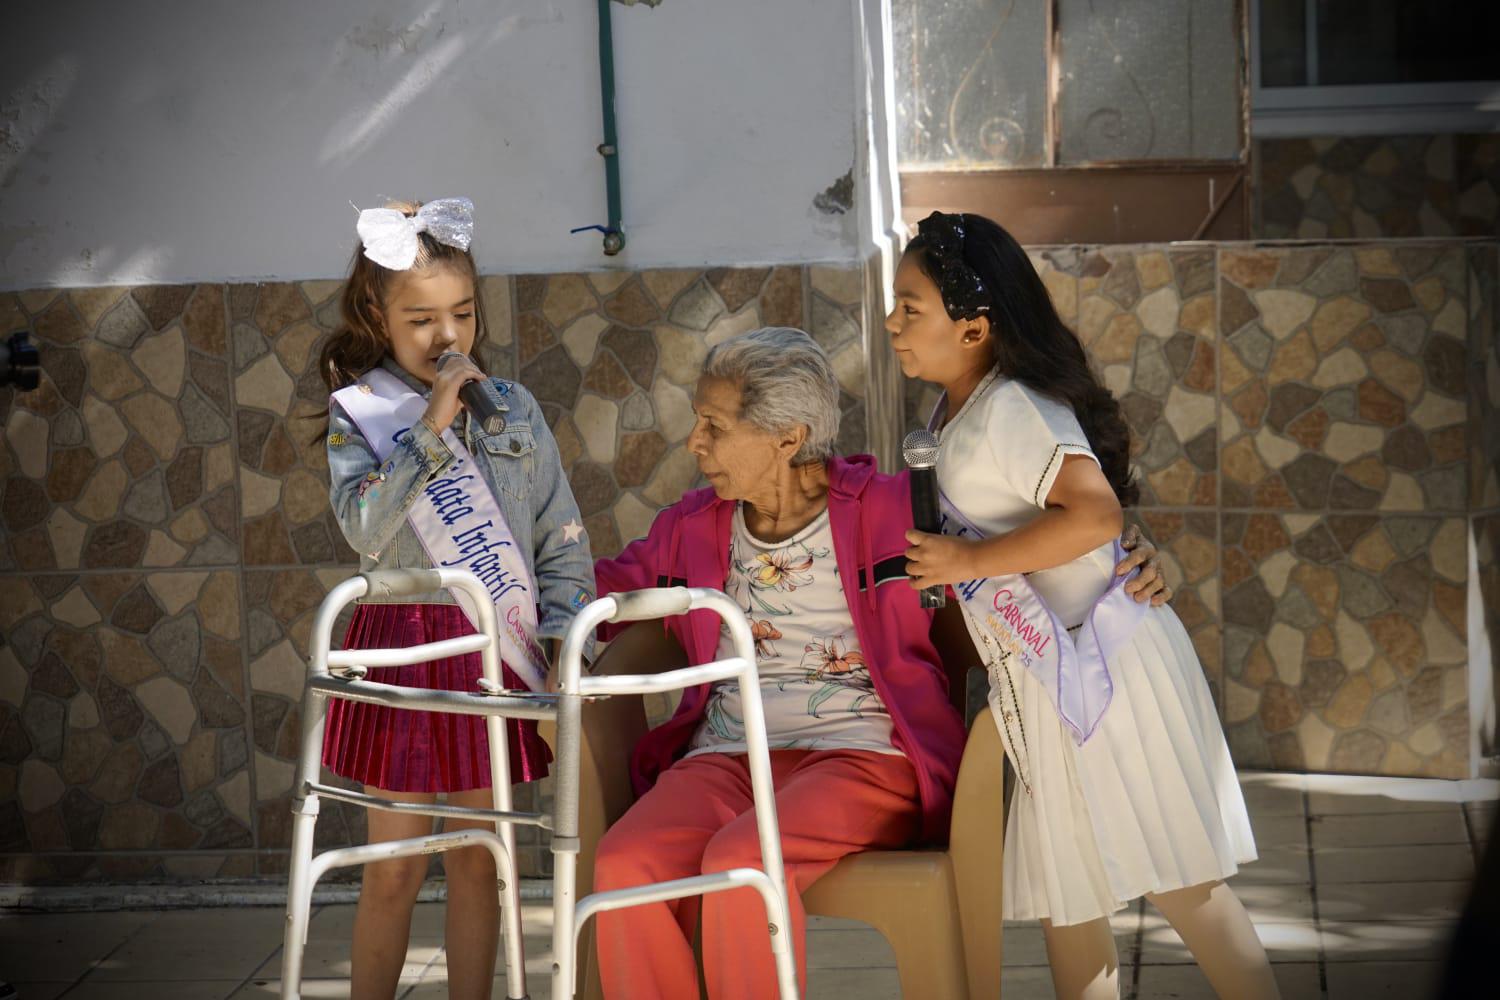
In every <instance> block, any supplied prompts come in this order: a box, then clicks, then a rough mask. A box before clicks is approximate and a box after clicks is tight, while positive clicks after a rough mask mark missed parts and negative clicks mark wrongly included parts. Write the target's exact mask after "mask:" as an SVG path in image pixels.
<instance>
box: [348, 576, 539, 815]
mask: <svg viewBox="0 0 1500 1000" xmlns="http://www.w3.org/2000/svg"><path fill="white" fill-rule="evenodd" d="M473 632H474V628H473V626H472V625H470V624H469V619H468V618H467V617H466V616H465V615H464V613H463V609H462V608H460V607H459V606H458V605H456V604H361V605H359V606H358V607H357V608H355V610H354V619H353V621H351V622H350V623H349V632H348V634H347V635H346V636H345V638H344V648H345V649H395V648H401V647H406V646H417V645H421V644H422V643H426V642H437V641H439V640H441V639H452V638H454V637H456V636H461V635H472V634H473ZM481 673H482V668H481V666H480V659H479V654H478V653H469V654H468V655H466V656H453V657H449V658H448V659H445V660H432V661H429V662H427V663H417V664H413V665H411V666H405V667H373V668H371V669H370V673H369V679H370V680H372V681H379V682H381V683H384V684H400V685H403V686H405V687H419V688H430V689H433V690H438V691H475V690H478V687H477V685H476V682H477V681H478V679H479V677H480V675H481ZM505 684H506V686H507V687H514V688H520V687H523V686H524V685H523V683H522V681H521V679H520V678H519V677H517V676H516V675H515V674H514V673H512V672H511V669H510V668H509V667H506V668H505ZM505 729H506V733H507V735H508V737H509V743H510V773H511V779H512V781H532V780H534V779H536V778H542V777H546V775H547V764H548V762H549V761H551V760H552V754H551V751H549V750H548V748H547V744H546V743H545V742H544V741H543V740H542V738H541V737H540V736H539V735H537V731H536V722H535V721H533V720H530V719H506V720H505ZM323 763H324V765H325V766H327V767H328V769H329V770H330V771H332V772H333V773H334V774H337V775H339V776H341V777H344V778H348V779H350V780H351V781H357V782H359V783H361V784H363V785H368V786H371V787H373V788H381V789H385V790H387V791H392V792H464V791H469V790H471V789H475V788H489V787H490V747H489V738H488V737H487V736H486V733H485V720H484V718H483V717H482V716H477V715H447V714H443V713H439V712H424V711H416V710H412V709H403V708H388V707H386V706H384V705H367V704H363V703H360V702H352V701H343V700H338V699H335V700H334V701H333V702H332V703H331V704H330V705H329V709H328V726H327V729H326V731H325V733H324V738H323Z"/></svg>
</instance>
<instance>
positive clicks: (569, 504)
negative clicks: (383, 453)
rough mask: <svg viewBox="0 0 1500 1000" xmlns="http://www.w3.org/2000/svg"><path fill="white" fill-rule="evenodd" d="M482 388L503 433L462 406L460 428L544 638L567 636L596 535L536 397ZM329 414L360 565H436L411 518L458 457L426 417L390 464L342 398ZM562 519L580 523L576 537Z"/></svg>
mask: <svg viewBox="0 0 1500 1000" xmlns="http://www.w3.org/2000/svg"><path fill="white" fill-rule="evenodd" d="M381 366H382V367H383V368H385V369H386V371H388V372H390V373H391V374H392V375H395V376H396V377H397V378H399V379H401V381H402V382H404V383H406V385H408V386H409V387H411V389H412V390H414V391H415V392H417V393H418V394H420V395H421V396H422V397H423V398H426V397H427V396H428V395H429V394H430V390H429V389H428V388H427V387H426V386H424V385H423V384H422V383H421V382H420V381H419V380H418V379H417V378H415V377H414V376H412V375H411V374H409V373H408V372H407V371H406V370H405V369H403V368H402V367H401V366H400V365H398V364H396V362H395V361H393V360H392V359H391V358H390V357H389V356H387V357H386V358H385V359H383V360H382V361H381ZM482 384H483V385H484V386H485V388H486V390H487V391H488V392H489V394H490V398H491V399H493V400H494V401H495V404H496V405H497V406H498V407H499V408H500V409H501V410H504V411H505V412H506V423H505V429H504V430H502V431H501V432H500V433H498V434H486V433H485V432H484V431H483V429H482V428H480V427H479V426H478V425H477V424H475V423H472V422H471V421H469V419H468V415H467V413H465V412H464V411H460V412H459V415H458V417H457V418H455V420H454V428H453V429H454V432H455V433H456V434H458V435H459V437H460V438H461V439H462V440H463V442H464V446H465V447H466V448H468V450H469V453H470V454H471V455H473V457H474V464H475V465H476V466H477V467H478V468H479V469H480V470H481V471H482V473H483V476H484V479H485V482H486V483H488V484H489V487H490V490H491V491H492V492H493V493H494V494H495V499H496V501H498V503H499V504H500V511H501V513H502V514H504V515H505V521H506V524H507V525H508V526H509V527H510V531H511V534H512V535H513V536H515V540H516V548H517V549H518V550H519V551H521V552H522V553H525V554H526V556H527V566H528V569H530V571H531V576H532V579H533V580H535V581H536V586H537V603H538V609H537V638H538V639H557V640H558V641H559V642H560V641H561V640H562V637H563V634H564V633H565V632H566V631H567V628H568V625H569V623H570V622H572V620H573V617H574V615H576V614H577V613H578V609H580V608H582V607H583V606H584V605H585V604H587V603H588V602H589V601H590V600H592V599H593V595H594V565H593V559H592V557H591V556H590V555H589V543H588V535H587V534H585V533H583V532H582V531H581V526H582V523H583V518H582V517H581V516H580V515H579V513H578V504H577V502H576V501H575V500H574V499H573V491H572V489H571V488H569V486H568V481H567V479H566V478H565V477H564V476H563V473H562V459H561V458H560V457H559V455H558V452H557V442H556V441H555V440H554V439H553V437H552V432H551V431H550V430H549V429H548V428H547V422H546V421H545V420H544V419H543V418H542V410H541V407H540V406H538V405H537V402H536V400H535V399H534V398H533V397H532V395H531V393H529V392H527V391H526V389H525V388H524V387H522V386H521V384H520V383H518V382H508V381H506V380H504V379H499V378H492V379H489V380H488V381H486V382H484V383H482ZM328 411H329V413H328V475H329V499H330V500H331V501H332V504H333V513H334V516H335V517H337V518H338V522H339V527H340V528H342V529H343V532H344V537H345V538H346V539H348V541H349V545H350V546H351V547H352V548H353V549H354V550H355V551H356V552H358V553H359V568H360V571H361V572H368V571H369V570H374V569H427V568H430V567H431V565H432V563H431V561H430V560H429V559H428V557H427V551H426V550H425V549H424V548H423V547H422V542H421V540H420V539H418V538H417V533H416V531H415V530H413V528H412V526H411V524H410V522H408V521H407V518H406V514H407V511H409V510H410V509H411V506H412V504H413V503H415V502H416V500H417V498H418V497H420V496H421V493H422V490H423V489H424V488H425V487H426V486H427V484H428V483H429V482H430V481H431V480H432V478H433V477H435V476H437V475H439V474H441V473H442V472H443V470H445V469H447V468H448V466H449V465H451V464H452V463H453V461H454V455H453V452H452V451H450V450H449V448H448V446H447V445H446V444H445V443H443V440H442V438H440V437H438V436H437V435H435V434H433V433H432V431H431V430H430V429H429V428H428V427H427V425H426V424H423V423H422V422H420V421H418V422H417V424H416V425H415V426H414V427H412V429H411V433H410V434H407V435H406V436H404V437H403V438H402V439H401V442H400V444H398V445H397V446H396V449H395V451H393V452H391V454H390V456H389V457H388V458H387V460H386V462H385V464H384V465H382V464H381V462H380V461H379V460H378V459H377V458H376V457H375V451H374V449H373V448H371V447H370V444H369V442H367V441H366V440H365V438H364V436H363V435H362V434H361V433H360V430H359V427H358V426H357V425H356V424H355V423H354V421H353V419H351V418H350V416H349V414H348V413H347V412H345V410H344V409H343V407H341V406H339V404H338V401H337V400H330V401H329V404H328ZM372 474H373V475H372ZM564 525H567V526H569V527H570V528H572V529H574V530H573V531H572V532H571V534H572V537H573V540H571V541H570V540H569V534H570V532H567V531H564ZM366 600H373V599H372V598H366ZM401 602H402V603H413V604H452V603H454V599H453V595H452V594H450V593H448V591H446V590H443V591H438V592H436V593H432V594H420V595H416V596H411V597H403V598H401ZM589 652H591V650H585V653H586V655H587V654H588V653H589Z"/></svg>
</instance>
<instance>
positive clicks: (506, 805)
mask: <svg viewBox="0 0 1500 1000" xmlns="http://www.w3.org/2000/svg"><path fill="white" fill-rule="evenodd" d="M454 587H456V588H459V589H460V590H463V591H465V592H466V593H467V594H468V595H469V596H471V597H472V598H473V599H474V600H473V601H472V604H473V605H474V606H476V607H477V608H478V609H479V619H480V620H479V623H478V626H479V628H478V631H477V633H476V634H474V635H471V636H461V637H459V638H456V639H445V640H442V641H441V642H432V643H426V644H424V645H421V646H412V647H409V648H406V649H360V650H333V649H332V648H331V646H332V632H333V628H334V622H335V620H336V619H337V618H338V616H339V613H340V612H341V611H342V610H343V609H344V608H345V607H346V606H347V605H349V604H350V603H351V602H353V601H356V600H358V599H359V598H361V597H364V596H366V595H369V594H378V595H380V596H381V598H382V599H385V600H391V599H395V598H400V597H403V596H411V595H415V594H426V593H431V592H433V591H436V590H441V589H446V588H454ZM700 608H702V609H707V610H711V611H713V612H715V613H716V614H718V615H719V617H720V618H722V619H723V620H724V622H725V623H726V624H727V626H728V628H729V634H730V638H731V640H732V642H733V644H734V650H735V655H734V656H731V657H729V658H728V659H724V660H718V661H715V662H713V663H705V664H702V665H700V666H696V667H685V668H682V669H679V670H671V671H667V672H665V673H659V674H650V675H623V676H622V675H615V676H609V677H590V676H587V675H585V674H584V673H583V655H582V654H583V649H584V647H585V645H586V643H587V640H588V638H589V636H590V635H591V634H593V632H594V630H595V629H596V628H597V627H598V626H599V625H601V624H603V623H605V622H626V621H638V620H641V619H648V618H665V617H667V616H669V615H679V614H686V613H687V612H688V611H691V610H695V609H700ZM496 626H497V623H496V618H495V608H494V605H493V604H492V603H491V602H490V597H489V593H488V591H487V590H486V589H485V587H484V585H483V584H482V583H480V581H479V579H478V578H477V577H475V576H474V575H473V574H471V573H469V572H466V571H462V570H448V569H443V570H430V569H429V570H377V571H374V572H371V573H362V574H360V575H358V576H354V577H351V578H350V579H348V580H345V581H344V582H342V583H340V584H338V585H337V586H336V587H334V588H333V589H332V590H331V591H330V592H329V594H328V596H327V597H326V598H324V600H323V603H322V605H321V606H320V607H319V609H318V614H317V617H316V619H315V620H314V624H313V631H312V640H311V643H312V649H311V651H310V654H309V657H308V678H307V688H306V690H305V693H304V695H303V704H302V747H301V753H300V755H299V757H298V761H297V771H296V777H295V781H294V784H293V803H292V815H293V820H292V823H293V825H292V854H291V874H290V879H289V882H288V885H287V912H286V940H285V948H284V949H283V957H282V971H281V995H282V997H283V998H288V1000H294V998H298V997H300V996H301V977H302V962H303V954H304V951H305V947H306V942H307V924H308V915H309V912H310V909H311V904H312V892H313V887H314V886H316V885H317V882H318V880H319V879H320V878H322V877H323V875H324V874H326V873H327V872H328V871H329V870H331V869H333V868H339V867H347V866H351V865H364V864H369V863H370V862H372V861H384V860H388V859H391V858H400V857H409V856H412V855H417V854H433V853H437V852H441V851H450V850H455V849H457V848H461V847H475V846H478V847H484V848H485V849H487V850H488V851H489V852H490V854H491V855H492V856H493V857H494V859H495V871H496V874H497V879H498V883H497V889H498V891H499V894H500V911H501V928H502V931H503V934H504V939H505V940H504V955H505V976H506V996H507V997H508V998H510V1000H525V998H526V997H527V996H528V993H527V991H526V965H525V954H524V951H523V947H522V936H521V900H520V891H519V884H518V880H517V877H516V871H515V854H516V851H515V826H516V825H517V824H523V825H527V826H535V827H539V828H541V829H543V830H548V831H550V833H551V837H552V842H551V850H552V855H553V886H552V909H553V931H552V954H553V965H552V989H551V997H552V1000H569V998H571V997H573V996H574V995H575V993H576V991H577V968H578V955H577V948H578V935H579V932H580V931H581V930H582V928H583V927H584V926H585V925H586V924H587V923H588V920H589V918H590V917H592V916H594V915H595V914H597V913H602V912H604V911H606V910H616V909H623V908H625V907H629V906H635V905H638V904H641V903H653V902H662V901H664V900H669V899H679V898H682V897H685V896H695V895H705V894H707V893H711V892H723V891H726V890H729V889H736V888H741V887H749V888H753V889H755V890H756V891H757V892H759V893H760V896H761V899H762V901H763V902H764V903H765V906H766V914H767V921H766V923H767V927H768V929H769V933H770V938H771V951H772V954H773V956H774V958H775V961H776V973H777V979H778V982H779V985H780V993H781V996H782V998H783V1000H794V998H795V997H796V996H797V979H796V966H795V962H794V958H793V954H792V940H791V927H790V919H789V912H790V911H789V908H788V904H787V888H786V873H785V870H784V868H783V866H782V859H781V836H780V830H779V829H778V827H777V823H776V800H775V798H774V793H773V791H772V786H771V760H770V753H769V750H768V747H767V745H766V732H765V716H764V713H763V711H762V707H761V700H760V684H759V679H758V676H757V674H756V668H755V644H754V641H753V640H752V638H751V636H750V625H749V623H748V622H747V621H746V620H745V615H744V613H743V612H742V611H741V610H740V609H739V607H738V606H737V605H736V604H735V603H734V602H733V601H732V600H730V599H729V598H728V597H727V596H726V595H725V594H723V593H721V592H720V591H717V590H705V589H697V588H694V589H688V588H685V587H671V588H662V589H655V590H640V591H633V592H630V593H625V594H615V595H612V596H610V597H604V598H600V599H599V600H597V601H595V602H593V603H592V604H589V605H588V606H586V607H585V608H584V609H583V610H582V611H581V612H580V613H579V614H578V616H577V618H575V619H574V621H573V624H572V626H571V627H570V628H569V629H568V633H567V636H566V637H565V638H564V640H563V644H562V652H561V656H560V661H559V671H558V672H559V680H558V690H557V693H556V694H533V693H531V692H515V691H507V690H505V689H504V688H503V686H502V680H501V677H502V675H501V672H500V654H499V640H498V632H497V627H496ZM473 652H478V653H480V654H481V659H482V663H483V676H482V678H481V679H480V681H479V688H480V690H478V691H474V692H463V691H432V690H427V689H423V688H411V687H402V686H399V685H394V684H381V683H378V682H375V681H370V680H366V679H365V677H366V676H367V670H368V668H370V667H389V666H399V665H402V664H408V663H423V662H426V661H428V660H434V659H441V658H444V657H449V656H459V655H463V654H466V653H473ZM330 668H336V669H339V670H340V673H338V674H335V673H333V672H332V671H331V669H330ZM731 678H733V679H734V680H736V681H737V682H738V684H739V689H740V698H741V703H742V705H743V708H744V714H745V736H746V743H747V744H748V746H749V765H750V782H751V788H752V791H753V795H754V802H755V814H756V826H757V832H758V833H759V836H760V847H761V860H762V868H736V869H732V870H730V871H726V872H717V873H714V874H709V875H697V876H693V877H691V878H682V879H674V880H672V881H669V882H659V883H655V884H652V885H645V886H638V887H635V888H630V889H618V890H615V891H612V892H599V893H594V894H592V895H589V896H585V897H583V898H582V899H577V898H575V897H576V888H575V882H576V873H577V863H578V852H579V836H578V799H579V764H580V750H581V740H582V730H581V725H582V720H581V709H582V704H583V702H584V701H585V700H589V699H595V698H602V697H609V696H611V695H626V694H649V693H654V692H665V691H673V690H677V689H681V688H688V687H694V686H697V685H699V684H706V683H714V682H717V681H722V680H729V679H731ZM334 698H343V699H346V700H349V701H362V702H368V703H373V704H379V705H387V706H389V707H391V708H404V709H421V710H425V711H432V712H450V713H457V714H463V715H482V716H485V717H486V728H487V735H488V737H489V745H490V779H491V787H492V789H493V794H494V801H493V808H491V809H474V808H466V807H461V806H450V805H446V804H438V803H434V804H432V805H424V804H419V803H407V802H393V801H390V800H388V799H383V798H380V797H378V796H374V795H367V794H365V793H362V792H352V791H347V790H345V789H342V788H335V787H333V786H331V785H327V784H324V783H322V782H321V781H320V780H319V777H320V768H321V762H322V751H323V731H324V727H325V724H326V721H327V715H328V705H329V702H330V700H331V699H334ZM507 718H515V719H536V720H539V721H540V720H551V721H553V722H554V723H555V724H556V727H557V745H556V760H555V761H554V764H553V775H554V780H555V786H554V793H553V804H552V810H551V811H550V812H517V811H516V810H515V809H513V808H512V803H511V794H510V792H511V789H510V760H509V754H508V749H507V746H508V745H507V743H506V739H505V729H504V720H505V719H507ZM620 752H621V753H629V752H630V748H629V747H621V748H620ZM324 798H329V799H336V800H338V801H341V802H348V803H352V804H354V805H358V806H363V807H364V808H366V809H382V810H386V811H389V812H404V813H410V814H414V815H423V816H453V817H462V818H465V819H484V820H490V821H492V822H494V824H495V830H494V831H493V832H491V831H489V830H478V829H469V830H460V831H455V832H453V833H436V834H429V835H427V836H423V837H412V838H410V839H407V840H396V841H388V842H385V843H379V844H365V845H362V846H359V847H342V848H336V849H333V850H328V851H324V852H323V853H321V854H318V855H316V856H315V855H314V854H313V830H314V826H315V825H316V823H317V818H318V810H319V802H320V800H321V799H324Z"/></svg>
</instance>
